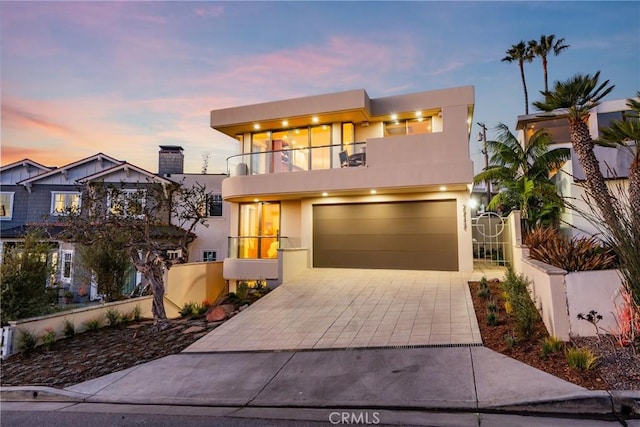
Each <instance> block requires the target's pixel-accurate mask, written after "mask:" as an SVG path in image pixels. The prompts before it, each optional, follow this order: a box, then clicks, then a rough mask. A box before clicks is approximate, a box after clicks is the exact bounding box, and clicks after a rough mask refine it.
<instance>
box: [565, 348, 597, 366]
mask: <svg viewBox="0 0 640 427" xmlns="http://www.w3.org/2000/svg"><path fill="white" fill-rule="evenodd" d="M565 356H566V357H567V363H568V364H569V366H571V367H572V368H576V369H580V370H582V371H588V370H589V369H592V368H595V367H596V366H597V365H598V357H597V356H596V355H594V354H593V353H592V352H591V350H589V349H588V348H576V347H569V348H568V349H567V350H566V351H565Z"/></svg>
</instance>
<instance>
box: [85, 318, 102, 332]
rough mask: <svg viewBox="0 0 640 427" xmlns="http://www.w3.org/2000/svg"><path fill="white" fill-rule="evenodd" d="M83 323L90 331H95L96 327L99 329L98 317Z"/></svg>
mask: <svg viewBox="0 0 640 427" xmlns="http://www.w3.org/2000/svg"><path fill="white" fill-rule="evenodd" d="M84 325H85V326H86V327H87V329H88V330H90V331H95V330H96V329H100V325H101V324H100V319H96V318H93V319H89V320H87V321H86V322H84Z"/></svg>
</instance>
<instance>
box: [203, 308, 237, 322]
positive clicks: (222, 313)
mask: <svg viewBox="0 0 640 427" xmlns="http://www.w3.org/2000/svg"><path fill="white" fill-rule="evenodd" d="M235 309H236V308H235V306H234V305H233V304H223V305H218V306H216V307H211V308H210V309H209V310H207V322H220V321H222V320H225V319H228V318H229V317H230V315H231V313H233V312H234V311H235Z"/></svg>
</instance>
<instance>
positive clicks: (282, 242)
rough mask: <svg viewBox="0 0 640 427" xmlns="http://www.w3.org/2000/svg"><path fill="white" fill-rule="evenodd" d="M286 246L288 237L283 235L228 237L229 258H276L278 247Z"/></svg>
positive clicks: (287, 245)
mask: <svg viewBox="0 0 640 427" xmlns="http://www.w3.org/2000/svg"><path fill="white" fill-rule="evenodd" d="M288 247H289V241H288V238H287V237H283V236H242V237H229V258H240V259H276V258H278V249H280V248H288Z"/></svg>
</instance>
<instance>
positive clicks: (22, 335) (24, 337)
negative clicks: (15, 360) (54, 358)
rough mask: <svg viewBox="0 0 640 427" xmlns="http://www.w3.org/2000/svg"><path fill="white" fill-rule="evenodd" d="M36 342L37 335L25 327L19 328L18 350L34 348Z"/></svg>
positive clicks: (26, 351) (27, 350) (25, 350)
mask: <svg viewBox="0 0 640 427" xmlns="http://www.w3.org/2000/svg"><path fill="white" fill-rule="evenodd" d="M37 343H38V337H36V335H35V334H34V333H33V332H31V331H28V330H26V329H21V330H20V332H19V335H18V348H19V349H20V351H24V352H25V353H28V352H30V351H31V350H33V349H34V348H36V344H37Z"/></svg>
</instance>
